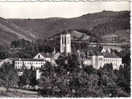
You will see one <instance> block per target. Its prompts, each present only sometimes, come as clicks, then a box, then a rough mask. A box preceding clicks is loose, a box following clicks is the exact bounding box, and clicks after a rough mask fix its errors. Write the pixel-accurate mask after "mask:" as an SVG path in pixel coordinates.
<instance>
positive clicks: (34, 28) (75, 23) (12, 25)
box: [0, 11, 130, 45]
mask: <svg viewBox="0 0 132 99" xmlns="http://www.w3.org/2000/svg"><path fill="white" fill-rule="evenodd" d="M129 14H130V12H128V11H122V12H111V11H103V12H99V13H94V14H86V15H83V16H80V17H76V18H47V19H3V18H0V44H2V45H5V44H6V45H9V44H10V42H11V41H13V40H16V39H19V38H24V39H27V40H35V39H39V38H40V39H46V38H47V37H50V36H53V35H55V34H58V33H61V32H63V31H64V30H69V29H70V30H79V31H80V32H83V33H87V34H89V35H91V34H92V35H95V36H96V37H98V38H100V37H101V36H102V35H104V34H110V33H111V34H118V35H120V36H125V35H127V36H125V37H128V35H130V31H129V30H130V23H129V22H130V15H129ZM125 39H129V38H125Z"/></svg>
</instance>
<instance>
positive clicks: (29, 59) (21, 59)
mask: <svg viewBox="0 0 132 99" xmlns="http://www.w3.org/2000/svg"><path fill="white" fill-rule="evenodd" d="M15 61H44V59H32V58H19V59H16V60H15Z"/></svg>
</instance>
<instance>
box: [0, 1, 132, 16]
mask: <svg viewBox="0 0 132 99" xmlns="http://www.w3.org/2000/svg"><path fill="white" fill-rule="evenodd" d="M129 9H130V8H129V2H127V1H126V2H125V1H122V2H56V3H55V2H54V3H53V2H40V3H38V2H34V3H31V2H28V3H24V2H21V3H20V2H14V3H0V17H3V18H48V17H65V18H71V17H78V16H81V15H83V14H87V13H95V12H100V11H103V10H109V11H126V10H129Z"/></svg>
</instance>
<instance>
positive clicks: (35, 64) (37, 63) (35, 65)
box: [15, 60, 45, 69]
mask: <svg viewBox="0 0 132 99" xmlns="http://www.w3.org/2000/svg"><path fill="white" fill-rule="evenodd" d="M44 64H45V61H21V60H18V61H15V68H17V69H21V68H22V66H25V67H26V68H27V69H30V68H31V67H33V68H41V66H42V65H44Z"/></svg>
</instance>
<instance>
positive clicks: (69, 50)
mask: <svg viewBox="0 0 132 99" xmlns="http://www.w3.org/2000/svg"><path fill="white" fill-rule="evenodd" d="M66 53H71V35H70V34H66Z"/></svg>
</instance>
